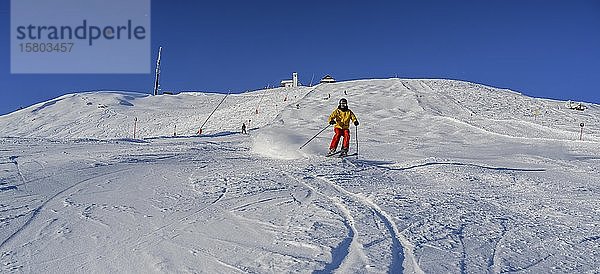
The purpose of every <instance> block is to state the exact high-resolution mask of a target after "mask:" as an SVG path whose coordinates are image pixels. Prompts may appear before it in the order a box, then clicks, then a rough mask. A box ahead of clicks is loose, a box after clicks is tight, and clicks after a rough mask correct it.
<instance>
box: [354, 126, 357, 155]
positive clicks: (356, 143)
mask: <svg viewBox="0 0 600 274" xmlns="http://www.w3.org/2000/svg"><path fill="white" fill-rule="evenodd" d="M354 127H355V128H356V134H355V135H356V158H358V126H354Z"/></svg>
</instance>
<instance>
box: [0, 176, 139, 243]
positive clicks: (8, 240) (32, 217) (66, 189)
mask: <svg viewBox="0 0 600 274" xmlns="http://www.w3.org/2000/svg"><path fill="white" fill-rule="evenodd" d="M127 169H128V168H124V169H121V170H116V171H110V172H107V173H103V174H99V175H95V176H92V177H90V178H86V179H84V180H81V181H79V182H77V183H75V184H73V185H71V186H69V187H67V188H65V189H63V190H61V191H59V192H57V193H56V194H54V195H52V196H51V197H49V198H48V199H46V200H45V201H44V202H43V203H42V204H41V205H40V206H39V207H37V208H35V209H33V211H32V213H31V216H30V217H29V219H27V221H26V222H25V223H24V224H23V226H21V227H20V228H19V229H17V231H15V232H14V233H12V234H11V235H10V236H8V238H6V240H4V241H3V242H2V243H0V249H2V248H3V247H4V246H5V245H7V244H9V243H10V241H11V240H12V239H13V238H15V237H16V236H17V235H18V234H19V233H21V232H22V231H23V230H24V229H26V228H27V227H28V226H29V225H30V224H31V222H32V221H34V220H35V218H36V217H37V215H38V214H39V213H40V212H41V211H42V209H44V207H45V206H46V205H47V204H48V203H49V202H51V201H53V200H55V199H56V198H57V197H59V196H60V195H62V194H64V193H66V192H67V191H69V190H71V189H74V188H76V187H78V186H80V185H82V184H84V183H86V182H89V181H92V180H95V179H98V178H102V177H104V176H109V175H114V174H117V173H119V172H123V171H126V170H127Z"/></svg>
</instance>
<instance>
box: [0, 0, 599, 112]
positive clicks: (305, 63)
mask: <svg viewBox="0 0 600 274" xmlns="http://www.w3.org/2000/svg"><path fill="white" fill-rule="evenodd" d="M205 2H207V3H205ZM9 11H10V6H9V1H0V37H10V34H9V33H10V18H9V15H10V12H9ZM151 22H152V26H151V32H152V41H151V42H152V55H151V56H148V58H152V59H154V58H155V56H154V55H155V54H156V51H157V49H158V46H159V45H160V46H163V47H164V50H163V60H162V79H161V84H162V88H163V89H164V90H174V91H183V90H197V91H213V92H227V91H228V90H231V91H232V92H241V91H244V90H252V89H258V88H261V87H265V86H267V85H274V84H277V83H279V81H280V80H282V79H286V78H289V77H290V74H291V72H293V71H297V72H298V73H299V74H300V80H301V82H302V83H304V84H308V83H309V82H310V80H311V77H312V75H314V77H315V79H318V78H320V77H322V76H323V75H325V74H331V75H332V76H334V77H335V78H336V79H339V80H349V79H362V78H388V77H395V76H398V77H401V78H449V79H459V80H466V81H471V82H477V83H482V84H486V85H491V86H496V87H503V88H510V89H512V90H516V91H520V92H522V93H524V94H526V95H530V96H535V97H544V98H555V99H562V100H575V101H586V102H593V103H600V90H599V89H598V87H597V79H600V1H583V0H572V1H541V0H540V1H517V0H490V1H441V0H440V1H432V0H421V1H312V0H309V1H192V0H180V1H167V0H153V1H152V14H151ZM9 46H10V44H9V41H8V40H7V39H0V58H1V60H2V62H1V63H0V83H2V87H1V88H0V92H1V96H2V98H3V99H2V100H0V114H6V113H9V112H12V111H14V110H17V109H18V108H19V107H27V106H29V105H32V104H35V103H37V102H41V101H45V100H49V99H52V98H55V97H57V96H60V95H63V94H66V93H72V92H77V91H88V90H131V91H141V92H150V91H151V89H152V84H153V75H152V74H98V75H95V74H93V75H89V74H52V75H46V74H31V75H27V74H10V47H9ZM151 63H152V64H153V63H154V62H151ZM152 70H153V68H152Z"/></svg>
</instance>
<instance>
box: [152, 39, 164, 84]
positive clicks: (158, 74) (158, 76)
mask: <svg viewBox="0 0 600 274" xmlns="http://www.w3.org/2000/svg"><path fill="white" fill-rule="evenodd" d="M161 52H162V47H159V48H158V59H156V74H155V77H154V92H153V93H152V95H158V89H159V88H160V84H159V82H158V81H159V78H160V53H161Z"/></svg>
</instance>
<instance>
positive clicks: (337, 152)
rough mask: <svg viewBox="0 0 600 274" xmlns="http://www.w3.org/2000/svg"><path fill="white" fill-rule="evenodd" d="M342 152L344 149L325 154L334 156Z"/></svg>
mask: <svg viewBox="0 0 600 274" xmlns="http://www.w3.org/2000/svg"><path fill="white" fill-rule="evenodd" d="M340 153H342V151H341V150H339V151H336V152H334V153H327V155H325V157H331V156H334V155H338V154H340Z"/></svg>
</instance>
